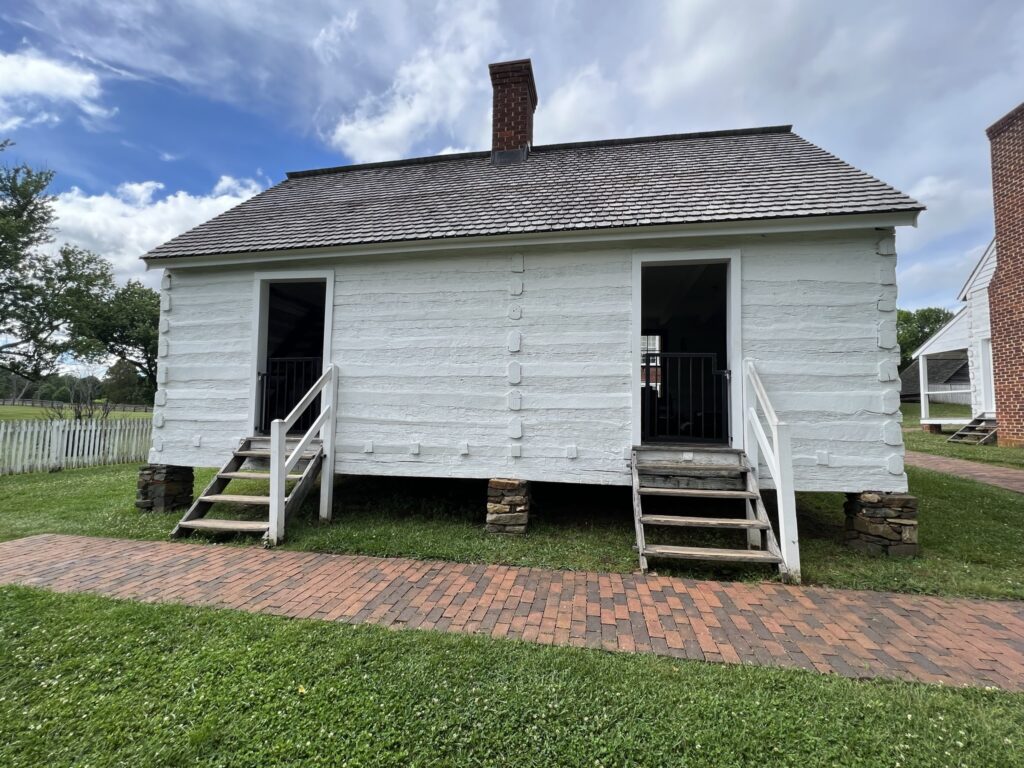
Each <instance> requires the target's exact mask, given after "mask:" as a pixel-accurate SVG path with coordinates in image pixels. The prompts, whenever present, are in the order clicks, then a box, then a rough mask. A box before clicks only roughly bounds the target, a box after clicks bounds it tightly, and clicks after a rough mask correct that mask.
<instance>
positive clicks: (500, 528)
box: [486, 478, 530, 533]
mask: <svg viewBox="0 0 1024 768" xmlns="http://www.w3.org/2000/svg"><path fill="white" fill-rule="evenodd" d="M529 518H530V484H529V483H528V482H527V481H526V480H503V479H501V478H495V479H493V480H491V481H490V482H489V483H488V484H487V528H486V530H487V532H488V533H526V524H527V522H528V520H529Z"/></svg>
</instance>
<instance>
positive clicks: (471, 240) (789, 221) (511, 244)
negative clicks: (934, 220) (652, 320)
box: [143, 211, 918, 270]
mask: <svg viewBox="0 0 1024 768" xmlns="http://www.w3.org/2000/svg"><path fill="white" fill-rule="evenodd" d="M917 217H918V212H916V211H903V212H893V213H886V214H847V215H839V216H807V217H796V218H785V219H756V220H749V221H732V222H707V223H693V224H658V225H650V226H637V227H616V228H608V229H592V230H585V231H582V232H580V231H578V230H567V231H564V232H547V233H543V234H510V235H483V236H480V237H449V238H437V239H433V240H410V241H407V242H391V243H379V244H358V245H340V246H332V247H329V248H294V249H287V250H267V251H249V252H244V253H235V254H208V255H198V256H173V257H163V258H159V257H158V258H153V259H146V258H143V261H145V263H146V269H147V270H150V269H164V268H170V267H174V268H184V267H224V266H235V267H239V266H247V265H255V264H264V263H267V262H282V261H310V260H319V259H342V258H352V257H358V256H378V255H384V254H426V253H432V252H437V251H442V252H456V251H463V250H478V249H481V248H483V249H495V248H520V247H522V248H525V247H529V246H533V245H565V244H570V243H584V244H585V243H609V244H618V245H623V244H625V243H628V242H629V241H636V240H655V239H671V238H678V237H711V236H719V235H762V234H773V233H787V232H823V231H831V230H843V229H886V230H887V229H891V228H893V227H898V226H914V227H916V226H917Z"/></svg>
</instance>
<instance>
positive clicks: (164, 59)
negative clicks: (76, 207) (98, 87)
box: [0, 0, 1024, 303]
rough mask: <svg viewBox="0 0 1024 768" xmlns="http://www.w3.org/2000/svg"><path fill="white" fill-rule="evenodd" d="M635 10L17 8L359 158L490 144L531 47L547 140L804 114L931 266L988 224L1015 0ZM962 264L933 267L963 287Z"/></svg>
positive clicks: (361, 4) (112, 4) (921, 292)
mask: <svg viewBox="0 0 1024 768" xmlns="http://www.w3.org/2000/svg"><path fill="white" fill-rule="evenodd" d="M624 7H625V6H623V4H622V3H621V2H615V1H614V0H587V1H586V2H582V0H532V2H531V1H529V0H527V2H519V3H496V2H493V1H492V2H476V1H475V0H441V1H440V2H437V1H436V0H435V1H433V2H415V3H414V2H405V1H403V0H343V1H341V2H339V0H309V1H308V2H303V3H297V4H294V3H292V4H284V3H272V2H265V1H264V0H256V1H255V2H242V1H241V0H225V1H224V2H215V3H211V2H208V1H207V0H180V2H177V3H171V4H167V3H160V2H157V1H156V0H106V1H105V2H103V3H96V2H95V0H62V2H60V3H54V2H52V0H23V2H22V3H21V4H20V5H19V8H18V10H16V11H10V12H7V13H6V16H5V18H9V17H15V18H16V20H17V21H18V22H20V23H22V24H23V25H24V28H25V29H26V30H27V32H26V34H28V35H29V36H30V37H31V38H32V40H33V44H35V45H38V46H39V47H41V48H43V47H45V50H46V51H50V52H57V53H53V55H54V56H56V55H59V56H65V55H73V56H75V57H77V58H76V61H77V62H79V63H80V66H81V67H89V68H91V69H92V70H93V71H95V72H99V73H101V74H102V76H103V77H104V78H106V77H139V78H152V79H159V80H166V81H171V82H173V83H175V84H176V86H180V87H182V88H184V89H187V90H190V91H192V92H194V93H198V94H200V95H201V96H202V97H203V98H207V99H217V100H221V101H226V102H229V103H232V104H234V105H237V106H240V107H242V108H243V109H248V110H252V111H254V112H259V113H261V114H263V115H265V116H269V117H270V119H272V120H273V121H275V122H276V123H278V124H280V123H281V122H282V121H283V122H285V123H287V125H285V126H284V128H285V129H291V130H293V131H295V132H296V133H302V134H305V135H314V136H320V137H321V138H322V139H323V140H324V142H325V143H326V144H328V145H330V146H332V147H334V148H336V149H337V150H339V151H340V152H341V153H344V154H345V155H347V158H346V159H351V160H355V161H362V160H378V159H385V158H396V157H402V156H409V155H417V154H433V153H436V152H438V151H447V150H451V149H454V148H463V147H467V148H473V149H486V148H487V147H488V145H489V122H490V87H489V83H488V81H487V70H486V64H487V63H489V62H494V61H501V60H503V59H510V58H520V57H524V56H530V57H532V58H533V61H534V66H535V70H536V76H537V85H538V91H539V96H540V106H539V110H538V114H537V117H536V122H535V125H536V133H535V137H534V138H535V141H536V142H537V143H538V144H547V143H553V142H558V141H567V140H577V139H589V138H613V137H620V136H628V135H643V134H656V133H674V132H685V131H696V130H713V129H719V128H737V127H744V126H753V125H766V124H777V123H793V124H794V125H795V127H796V130H797V131H798V132H800V133H801V134H802V135H804V136H806V137H807V138H809V139H811V140H812V141H815V142H816V143H818V144H820V145H822V146H824V147H825V148H826V149H828V150H829V151H832V152H834V153H835V154H837V155H839V156H840V157H842V158H843V159H845V160H847V161H849V162H851V163H852V164H854V165H856V166H858V167H860V168H863V169H864V170H865V171H867V172H869V173H872V174H874V175H876V176H878V177H879V178H881V179H883V180H884V181H887V182H889V183H891V184H893V185H895V186H897V187H899V188H902V189H905V190H910V191H913V192H916V193H917V194H919V195H920V196H921V197H922V198H923V199H924V202H925V203H927V204H928V205H929V209H930V210H929V212H928V213H926V214H925V215H924V216H922V218H921V227H920V230H918V231H913V232H911V231H905V234H904V231H901V234H900V242H899V247H900V259H901V265H902V266H901V269H904V270H909V269H911V268H914V267H915V265H917V264H919V263H920V264H922V265H924V266H922V267H920V268H919V269H920V270H927V268H928V267H927V265H928V264H936V265H938V264H939V262H940V261H942V260H943V259H954V255H955V254H963V253H964V252H966V251H968V250H969V249H970V248H972V247H974V246H976V245H977V244H978V243H979V242H981V241H983V240H984V239H985V238H986V237H987V236H988V235H989V234H990V233H991V214H990V212H989V210H988V203H987V201H986V200H987V195H988V183H989V182H988V177H987V176H988V158H987V142H986V140H985V137H984V133H983V130H984V127H985V125H986V124H987V123H989V122H991V121H992V120H994V119H996V118H997V117H999V116H1000V115H1001V114H1003V113H1005V112H1006V111H1008V110H1009V109H1011V108H1012V107H1013V106H1014V105H1015V103H1014V102H1015V100H1017V99H1019V98H1020V96H1019V83H1020V82H1021V81H1022V80H1024V5H1022V4H1021V3H1020V2H1019V0H989V1H988V2H985V3H982V4H973V5H966V4H959V5H958V4H945V5H942V6H941V8H940V7H937V6H936V5H935V3H934V2H932V0H905V1H904V2H901V3H891V2H884V1H882V0H868V1H867V2H863V3H855V4H854V3H846V4H843V3H821V2H817V1H816V0H779V1H778V2H774V3H764V2H758V1H757V0H736V2H733V3H720V2H717V1H716V0H687V2H662V3H655V2H649V3H633V4H630V5H629V7H628V10H624ZM81 71H82V72H87V71H88V70H84V69H83V70H81ZM4 79H5V78H0V81H2V80H4ZM6 79H9V78H6ZM87 98H89V99H91V102H92V103H93V104H101V103H102V102H101V100H100V96H99V95H93V96H87ZM60 103H61V104H63V105H65V106H67V105H69V104H71V105H72V106H73V108H75V109H78V107H77V106H74V104H73V103H72V102H68V101H66V100H65V101H62V102H60ZM43 106H45V111H46V112H49V113H52V114H53V115H54V116H55V117H62V116H64V115H63V112H62V111H61V110H60V109H58V108H57V106H56V105H53V106H51V105H50V104H49V103H46V104H44V105H43ZM41 111H42V110H41ZM82 114H83V115H84V114H87V113H86V112H84V111H82ZM28 115H29V113H27V112H20V111H17V112H14V113H11V114H8V115H6V119H7V120H11V119H18V120H25V119H28ZM4 118H5V116H4V114H3V113H0V123H2V122H3V120H4ZM190 155H191V153H190ZM268 162H271V161H270V160H268ZM158 197H159V195H157V196H156V197H154V199H157V198H158ZM958 268H959V267H957V266H953V267H951V268H950V270H949V271H948V274H947V272H946V271H943V269H940V268H939V267H938V266H936V268H935V272H934V274H935V276H936V282H937V283H938V282H941V281H945V282H943V285H942V287H943V289H944V290H946V291H947V292H948V293H955V290H956V288H957V287H958V286H957V285H954V283H955V280H953V278H952V273H953V272H955V271H956V269H958ZM917 272H918V269H917V268H915V270H914V271H912V272H908V274H909V275H910V277H911V278H913V276H914V275H915V274H917ZM915 286H918V287H915ZM926 295H928V296H931V295H932V293H931V292H930V291H929V292H927V294H926V292H925V281H922V282H920V283H917V282H915V281H914V280H909V281H908V282H907V284H906V286H905V287H904V300H906V301H907V302H908V303H913V302H917V301H919V300H923V297H924V296H926Z"/></svg>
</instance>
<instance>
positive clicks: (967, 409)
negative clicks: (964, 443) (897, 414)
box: [900, 403, 971, 429]
mask: <svg viewBox="0 0 1024 768" xmlns="http://www.w3.org/2000/svg"><path fill="white" fill-rule="evenodd" d="M900 411H901V412H902V413H903V426H904V427H920V426H921V404H920V403H900ZM928 415H929V418H932V419H969V418H971V406H969V405H959V404H957V403H932V404H931V405H930V407H929V409H928ZM947 429H950V427H947Z"/></svg>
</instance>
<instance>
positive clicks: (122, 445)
mask: <svg viewBox="0 0 1024 768" xmlns="http://www.w3.org/2000/svg"><path fill="white" fill-rule="evenodd" d="M152 430H153V425H152V422H150V420H149V419H109V420H96V419H93V420H90V421H43V420H23V421H0V475H13V474H19V473H22V472H52V471H54V470H57V469H73V468H75V467H94V466H97V465H100V464H121V463H124V462H128V461H144V460H145V459H146V456H147V454H148V453H149V446H150V441H151V434H152Z"/></svg>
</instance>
